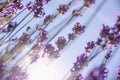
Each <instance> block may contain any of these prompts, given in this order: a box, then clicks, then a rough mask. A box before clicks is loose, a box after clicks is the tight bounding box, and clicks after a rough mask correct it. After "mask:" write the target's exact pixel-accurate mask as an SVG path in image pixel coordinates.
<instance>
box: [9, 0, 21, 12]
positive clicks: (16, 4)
mask: <svg viewBox="0 0 120 80" xmlns="http://www.w3.org/2000/svg"><path fill="white" fill-rule="evenodd" d="M11 5H12V6H13V8H14V9H20V10H21V9H23V4H22V0H14V1H13V2H12V4H11Z"/></svg>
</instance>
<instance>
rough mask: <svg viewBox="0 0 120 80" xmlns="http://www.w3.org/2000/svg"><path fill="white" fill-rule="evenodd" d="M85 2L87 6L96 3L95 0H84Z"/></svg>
mask: <svg viewBox="0 0 120 80" xmlns="http://www.w3.org/2000/svg"><path fill="white" fill-rule="evenodd" d="M84 2H85V6H86V7H89V6H90V5H91V4H94V3H95V0H84Z"/></svg>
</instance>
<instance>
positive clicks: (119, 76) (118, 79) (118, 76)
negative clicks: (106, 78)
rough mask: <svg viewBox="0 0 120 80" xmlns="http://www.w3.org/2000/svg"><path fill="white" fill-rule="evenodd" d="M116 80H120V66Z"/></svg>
mask: <svg viewBox="0 0 120 80" xmlns="http://www.w3.org/2000/svg"><path fill="white" fill-rule="evenodd" d="M116 80H120V66H119V68H118V74H117V79H116Z"/></svg>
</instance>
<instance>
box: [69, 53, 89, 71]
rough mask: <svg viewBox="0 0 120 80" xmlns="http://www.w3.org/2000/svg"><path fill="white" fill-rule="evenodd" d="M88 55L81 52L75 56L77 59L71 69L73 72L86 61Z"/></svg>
mask: <svg viewBox="0 0 120 80" xmlns="http://www.w3.org/2000/svg"><path fill="white" fill-rule="evenodd" d="M87 59H88V56H87V55H86V54H81V55H80V56H78V57H77V61H76V62H75V63H74V66H73V68H72V69H71V71H72V72H75V71H77V70H79V69H80V68H81V66H82V65H83V64H84V63H85V62H86V61H87Z"/></svg>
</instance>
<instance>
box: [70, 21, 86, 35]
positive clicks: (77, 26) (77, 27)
mask: <svg viewBox="0 0 120 80" xmlns="http://www.w3.org/2000/svg"><path fill="white" fill-rule="evenodd" d="M72 30H73V31H74V33H75V34H82V33H83V32H84V30H85V26H84V25H83V26H82V25H81V24H80V23H76V24H75V25H74V28H73V29H72Z"/></svg>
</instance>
